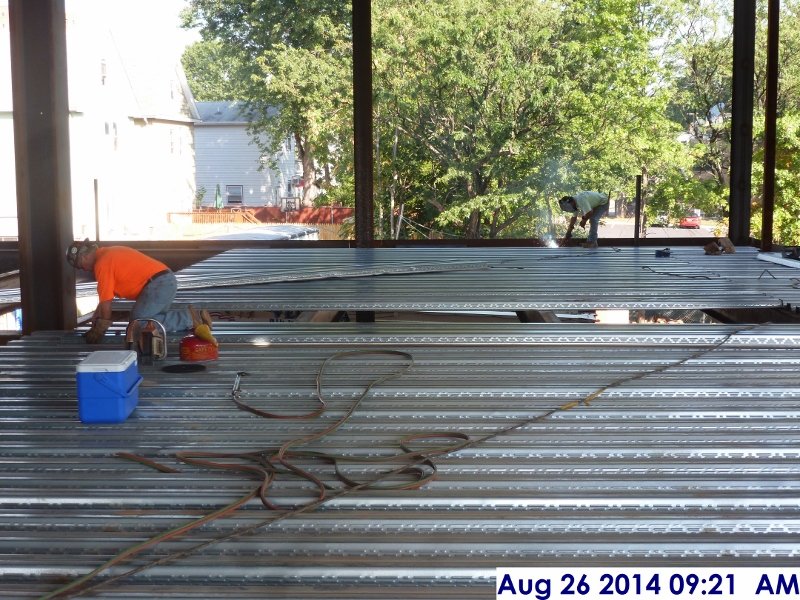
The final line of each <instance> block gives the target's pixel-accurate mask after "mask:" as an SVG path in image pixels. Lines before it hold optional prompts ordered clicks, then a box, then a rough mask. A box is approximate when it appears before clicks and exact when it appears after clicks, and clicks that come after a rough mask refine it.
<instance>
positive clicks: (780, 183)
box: [751, 0, 800, 245]
mask: <svg viewBox="0 0 800 600" xmlns="http://www.w3.org/2000/svg"><path fill="white" fill-rule="evenodd" d="M757 7H758V21H757V29H756V36H757V42H756V49H757V52H756V79H755V87H756V91H755V100H756V103H755V114H754V133H753V146H754V151H753V177H752V180H753V213H752V220H751V230H752V232H753V235H754V236H755V237H757V238H760V237H761V235H762V215H763V210H762V209H763V200H764V198H763V181H764V113H765V100H766V72H767V71H766V33H767V32H766V19H767V14H766V5H765V3H759V4H758V5H757ZM779 41H780V43H779V52H778V119H777V124H776V125H777V126H776V172H775V210H774V214H773V238H774V239H773V241H774V242H777V243H779V244H783V245H800V60H799V59H798V58H797V57H798V52H800V2H798V0H784V2H782V3H781V15H780V38H779Z"/></svg>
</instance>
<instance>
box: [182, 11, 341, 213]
mask: <svg viewBox="0 0 800 600" xmlns="http://www.w3.org/2000/svg"><path fill="white" fill-rule="evenodd" d="M184 23H185V25H187V26H196V27H199V29H200V33H201V36H202V38H203V43H205V44H206V45H208V46H210V47H212V48H218V49H220V51H219V56H220V58H221V60H223V61H225V68H223V69H221V71H222V72H231V73H232V72H234V71H235V72H236V73H238V74H239V82H238V85H236V86H235V88H234V89H235V90H236V91H237V92H238V93H239V94H240V97H239V99H241V100H245V101H246V102H247V104H248V105H249V108H250V110H251V114H253V115H254V117H255V118H254V120H253V122H252V124H251V128H250V131H251V133H252V135H253V137H254V140H255V142H256V143H257V144H258V145H259V147H260V148H261V149H262V151H263V153H264V154H265V155H266V156H271V155H274V154H275V153H276V152H277V151H278V149H279V147H280V145H281V143H282V142H283V140H284V139H286V138H287V137H291V138H293V141H294V147H295V152H296V155H297V156H298V159H299V160H300V161H301V163H302V166H303V180H304V183H305V186H304V188H303V189H304V195H305V197H306V198H308V199H313V197H315V196H316V195H317V194H318V193H319V191H320V190H321V189H325V188H326V187H330V185H331V184H332V182H333V179H334V177H335V173H333V172H332V171H331V167H332V168H333V169H336V168H337V167H339V168H340V169H341V171H342V173H344V174H346V173H347V172H348V169H347V164H348V163H349V164H352V150H351V146H352V144H351V143H343V140H344V139H346V138H347V132H348V131H349V132H350V139H352V125H351V120H352V93H351V91H350V90H351V89H352V75H351V73H352V44H351V35H350V1H349V0H191V2H190V4H189V6H188V8H187V10H186V11H185V13H184ZM240 67H241V68H240ZM206 75H207V76H209V77H210V78H214V77H215V74H214V72H213V71H212V72H209V73H207V74H206ZM217 99H221V98H217ZM351 170H352V169H351Z"/></svg>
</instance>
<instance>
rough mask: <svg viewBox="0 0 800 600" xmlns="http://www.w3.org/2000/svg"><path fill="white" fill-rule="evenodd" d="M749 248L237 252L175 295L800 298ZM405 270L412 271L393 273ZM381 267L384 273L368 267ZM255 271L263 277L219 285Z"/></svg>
mask: <svg viewBox="0 0 800 600" xmlns="http://www.w3.org/2000/svg"><path fill="white" fill-rule="evenodd" d="M757 256H758V252H757V251H756V250H755V249H753V248H739V249H738V250H737V252H736V254H730V255H720V256H706V255H705V254H704V253H703V249H702V248H693V247H680V248H674V249H673V250H672V255H671V256H670V257H669V258H655V256H654V249H653V248H600V249H599V250H583V249H581V248H435V249H424V248H396V249H357V248H321V249H312V248H296V249H239V250H229V251H227V252H224V253H223V254H220V255H218V256H215V257H213V258H210V259H208V260H205V261H202V262H200V263H198V264H197V265H194V266H192V267H189V268H187V269H184V270H182V271H181V272H180V273H179V274H178V280H179V287H180V289H179V291H178V296H177V299H176V301H177V302H178V303H183V304H188V303H194V304H195V305H201V306H204V307H206V308H209V309H218V310H225V309H228V310H292V311H294V310H446V311H475V310H555V309H595V308H621V309H624V308H629V309H708V308H760V307H780V306H784V305H787V304H789V305H791V306H797V305H798V304H800V270H799V269H793V268H791V267H787V266H783V265H777V264H774V263H767V262H764V261H760V260H758V259H757ZM404 270H408V271H410V272H409V273H406V274H400V273H402V272H403V271H404ZM382 271H383V272H387V274H385V275H377V274H375V273H379V272H382ZM390 273H394V274H390ZM359 274H360V275H361V276H357V275H359ZM364 274H373V275H372V276H371V277H365V276H363V275H364ZM254 277H258V278H262V279H264V280H267V281H271V282H272V283H263V284H251V285H235V286H231V285H227V284H229V283H231V282H237V281H238V282H250V281H252V280H253V278H254ZM226 285H227V287H226ZM93 292H94V284H82V285H80V286H79V288H78V295H90V294H92V293H93ZM18 301H19V290H9V291H2V290H0V304H4V303H5V304H8V303H11V302H18ZM129 305H130V303H126V302H119V303H117V306H118V307H124V306H129Z"/></svg>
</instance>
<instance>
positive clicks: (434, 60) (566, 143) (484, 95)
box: [373, 0, 675, 237]
mask: <svg viewBox="0 0 800 600" xmlns="http://www.w3.org/2000/svg"><path fill="white" fill-rule="evenodd" d="M374 6H375V16H374V18H373V26H374V30H375V34H374V38H373V47H374V51H375V80H376V127H377V129H378V132H379V141H380V142H381V143H380V144H379V149H380V152H379V167H380V169H381V171H380V174H381V177H379V178H378V180H379V181H380V182H383V183H384V184H385V185H384V186H383V187H379V189H378V193H379V195H381V198H382V199H386V198H388V204H389V207H390V211H389V212H390V213H392V214H394V212H396V210H395V208H394V207H395V206H396V205H397V204H398V203H399V204H401V205H402V206H404V207H405V208H408V209H409V210H412V211H415V214H417V215H420V217H421V218H423V219H424V218H426V217H427V218H428V219H433V221H430V220H429V221H427V222H428V223H430V224H431V225H433V226H434V228H436V229H440V230H444V231H445V232H447V233H453V234H460V235H464V236H466V237H484V236H488V237H498V236H501V235H510V236H517V235H530V234H533V235H542V233H546V230H547V229H549V228H550V223H551V222H552V215H551V210H552V207H551V204H552V203H551V202H550V201H549V200H552V199H553V198H555V197H556V196H557V195H559V193H564V192H566V191H572V190H574V189H575V188H577V187H584V188H595V189H596V188H599V189H602V190H613V189H619V188H621V187H622V186H624V185H626V184H627V183H629V182H630V180H631V178H632V174H635V173H637V172H639V170H640V169H641V168H642V166H644V165H652V166H653V167H654V168H655V167H660V166H661V163H663V162H664V161H663V158H661V157H663V156H665V155H667V154H669V152H670V150H674V148H670V146H671V144H672V142H671V140H672V139H673V138H674V137H675V126H674V124H671V123H670V122H669V121H668V119H667V118H666V117H665V112H666V110H665V107H666V101H667V98H668V94H667V93H666V89H665V88H664V87H663V86H660V85H659V83H660V81H661V79H662V78H663V75H662V73H661V68H660V65H659V63H658V60H657V57H656V56H655V55H654V53H653V52H651V49H650V46H651V42H652V41H653V40H655V39H656V38H657V37H658V36H660V35H662V34H663V32H664V31H665V30H666V29H667V28H668V27H669V26H670V25H671V19H670V14H669V13H668V12H665V11H664V10H663V7H664V6H665V5H664V4H663V3H655V2H653V3H649V2H636V1H633V0H630V1H618V2H606V3H599V2H596V1H591V0H585V1H584V0H573V1H571V2H567V3H565V4H563V5H558V4H555V3H552V2H548V1H544V0H539V1H531V2H526V3H520V2H517V1H514V0H497V1H493V2H486V1H485V0H449V1H444V0H439V1H434V2H419V1H416V2H406V3H394V2H390V1H389V0H376V2H375V3H374ZM665 139H666V140H670V141H668V142H666V143H665V142H664V141H663V140H665Z"/></svg>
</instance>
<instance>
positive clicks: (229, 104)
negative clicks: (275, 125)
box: [195, 100, 276, 125]
mask: <svg viewBox="0 0 800 600" xmlns="http://www.w3.org/2000/svg"><path fill="white" fill-rule="evenodd" d="M195 106H196V107H197V112H198V114H199V115H200V120H201V122H200V123H198V125H223V124H224V125H230V124H241V123H250V122H251V121H253V120H254V118H255V110H254V109H252V108H249V107H248V106H247V103H246V102H244V101H243V100H220V101H215V102H195ZM275 112H276V110H275V109H273V108H270V109H269V113H270V114H274V113H275Z"/></svg>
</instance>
